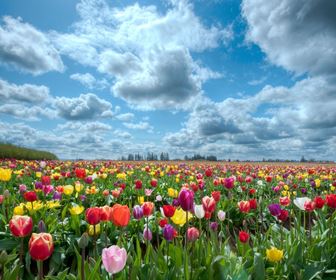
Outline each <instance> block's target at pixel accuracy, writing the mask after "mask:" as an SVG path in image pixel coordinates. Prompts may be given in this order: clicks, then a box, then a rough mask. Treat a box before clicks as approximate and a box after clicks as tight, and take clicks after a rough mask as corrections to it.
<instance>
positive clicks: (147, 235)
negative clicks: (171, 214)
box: [143, 227, 153, 241]
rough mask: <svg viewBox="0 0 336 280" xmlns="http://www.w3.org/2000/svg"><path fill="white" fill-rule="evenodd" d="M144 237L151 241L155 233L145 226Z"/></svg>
mask: <svg viewBox="0 0 336 280" xmlns="http://www.w3.org/2000/svg"><path fill="white" fill-rule="evenodd" d="M143 237H144V239H145V240H148V241H151V240H152V238H153V234H152V232H151V230H150V229H149V228H147V227H145V229H144V231H143Z"/></svg>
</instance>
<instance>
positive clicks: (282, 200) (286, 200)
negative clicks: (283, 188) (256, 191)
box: [279, 196, 291, 206]
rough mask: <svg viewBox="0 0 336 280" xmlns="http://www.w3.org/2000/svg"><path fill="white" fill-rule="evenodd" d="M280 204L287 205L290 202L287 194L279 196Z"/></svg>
mask: <svg viewBox="0 0 336 280" xmlns="http://www.w3.org/2000/svg"><path fill="white" fill-rule="evenodd" d="M279 201H280V204H281V205H282V206H288V205H289V204H290V202H291V200H290V198H289V197H288V196H284V197H280V198H279Z"/></svg>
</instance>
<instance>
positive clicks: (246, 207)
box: [238, 200, 250, 213]
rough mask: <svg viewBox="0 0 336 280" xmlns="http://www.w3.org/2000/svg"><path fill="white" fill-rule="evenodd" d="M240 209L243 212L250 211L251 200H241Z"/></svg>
mask: <svg viewBox="0 0 336 280" xmlns="http://www.w3.org/2000/svg"><path fill="white" fill-rule="evenodd" d="M238 208H239V211H240V212H242V213H248V212H249V211H250V202H249V201H244V200H243V201H240V202H238Z"/></svg>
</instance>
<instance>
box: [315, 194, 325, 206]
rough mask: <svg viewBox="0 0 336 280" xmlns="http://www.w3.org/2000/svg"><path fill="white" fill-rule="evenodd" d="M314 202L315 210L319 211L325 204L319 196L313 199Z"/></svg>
mask: <svg viewBox="0 0 336 280" xmlns="http://www.w3.org/2000/svg"><path fill="white" fill-rule="evenodd" d="M314 202H315V206H316V208H318V209H321V208H322V207H323V206H324V204H325V200H324V199H323V198H322V197H320V196H317V197H315V198H314Z"/></svg>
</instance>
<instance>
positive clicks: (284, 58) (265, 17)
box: [242, 0, 336, 75]
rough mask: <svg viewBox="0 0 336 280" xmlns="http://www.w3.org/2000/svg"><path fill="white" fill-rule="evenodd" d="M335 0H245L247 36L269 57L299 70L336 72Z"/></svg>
mask: <svg viewBox="0 0 336 280" xmlns="http://www.w3.org/2000/svg"><path fill="white" fill-rule="evenodd" d="M335 10H336V2H335V1H315V0H308V1H306V0H299V1H291V0H285V1H281V3H280V2H279V1H277V0H270V1H263V0H258V1H255V0H244V1H243V2H242V13H243V16H244V17H245V19H246V20H247V23H248V33H247V39H248V40H249V41H251V42H254V43H256V44H257V45H259V46H260V47H261V49H262V50H263V51H264V52H265V53H266V54H267V57H268V58H269V60H270V61H271V62H272V63H274V64H276V65H279V66H282V67H284V68H286V69H288V70H290V71H294V72H296V73H298V74H303V73H306V72H308V73H310V74H314V75H316V74H332V75H334V74H335V71H336V64H335V63H334V62H335V61H336V31H335V30H336V17H335V13H334V11H335Z"/></svg>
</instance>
